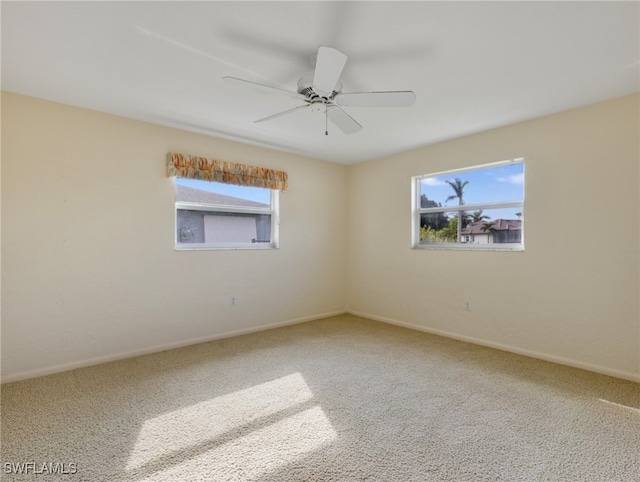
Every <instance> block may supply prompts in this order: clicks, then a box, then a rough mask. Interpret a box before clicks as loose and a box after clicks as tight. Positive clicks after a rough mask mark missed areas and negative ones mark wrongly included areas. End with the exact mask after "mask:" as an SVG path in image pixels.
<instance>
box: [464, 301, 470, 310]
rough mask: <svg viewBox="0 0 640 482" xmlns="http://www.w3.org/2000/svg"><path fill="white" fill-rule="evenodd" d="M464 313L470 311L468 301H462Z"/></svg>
mask: <svg viewBox="0 0 640 482" xmlns="http://www.w3.org/2000/svg"><path fill="white" fill-rule="evenodd" d="M464 311H471V301H469V300H465V301H464Z"/></svg>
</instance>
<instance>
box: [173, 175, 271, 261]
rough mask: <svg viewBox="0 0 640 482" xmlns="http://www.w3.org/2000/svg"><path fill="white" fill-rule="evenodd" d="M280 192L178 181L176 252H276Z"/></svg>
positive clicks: (176, 190)
mask: <svg viewBox="0 0 640 482" xmlns="http://www.w3.org/2000/svg"><path fill="white" fill-rule="evenodd" d="M278 194H279V191H278V190H277V189H269V188H261V187H249V186H237V185H233V184H225V183H220V182H212V181H200V180H194V179H182V178H176V179H175V206H176V248H177V249H215V248H255V249H259V248H275V247H277V246H278Z"/></svg>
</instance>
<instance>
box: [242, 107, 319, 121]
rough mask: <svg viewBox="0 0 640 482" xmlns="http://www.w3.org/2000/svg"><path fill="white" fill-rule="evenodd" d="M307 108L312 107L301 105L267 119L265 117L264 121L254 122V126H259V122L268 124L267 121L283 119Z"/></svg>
mask: <svg viewBox="0 0 640 482" xmlns="http://www.w3.org/2000/svg"><path fill="white" fill-rule="evenodd" d="M307 107H311V106H310V105H309V104H305V105H299V106H298V107H294V108H293V109H288V110H285V111H284V112H279V113H277V114H273V115H270V116H267V117H263V118H262V119H258V120H255V121H253V123H254V124H257V123H258V122H266V121H270V120H273V119H277V118H278V117H282V116H284V115H289V114H293V113H294V112H295V111H297V110H298V109H305V108H307Z"/></svg>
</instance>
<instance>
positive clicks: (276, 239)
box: [173, 182, 280, 251]
mask: <svg viewBox="0 0 640 482" xmlns="http://www.w3.org/2000/svg"><path fill="white" fill-rule="evenodd" d="M175 185H176V184H175V182H174V186H175ZM249 187H251V186H249ZM255 189H269V191H271V196H270V198H271V200H270V203H269V206H268V207H264V208H261V207H257V206H246V207H241V206H229V205H224V204H213V203H212V204H209V203H190V202H176V201H175V198H174V229H173V232H174V236H175V237H174V245H175V246H174V248H175V249H176V250H178V251H193V250H242V249H250V250H251V249H253V250H264V249H278V248H279V246H280V236H279V231H280V229H279V228H280V191H279V190H278V189H270V188H255ZM174 196H175V195H174ZM180 209H182V210H189V211H204V212H209V213H211V214H216V213H238V214H263V215H270V216H271V242H269V243H258V242H256V243H219V244H209V243H180V242H179V240H178V210H180Z"/></svg>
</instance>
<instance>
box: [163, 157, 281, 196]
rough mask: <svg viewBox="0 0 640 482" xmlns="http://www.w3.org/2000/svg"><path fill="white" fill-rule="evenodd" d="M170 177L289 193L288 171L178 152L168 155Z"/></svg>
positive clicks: (168, 173) (168, 174)
mask: <svg viewBox="0 0 640 482" xmlns="http://www.w3.org/2000/svg"><path fill="white" fill-rule="evenodd" d="M167 176H168V177H182V178H186V179H200V180H202V181H215V182H224V183H226V184H237V185H239V186H252V187H265V188H268V189H279V190H281V191H285V190H286V189H287V173H286V172H284V171H276V170H274V169H267V168H264V167H254V166H247V165H244V164H236V163H234V162H227V161H217V160H215V159H207V158H204V157H197V156H187V155H185V154H179V153H176V152H170V153H169V154H167Z"/></svg>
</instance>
